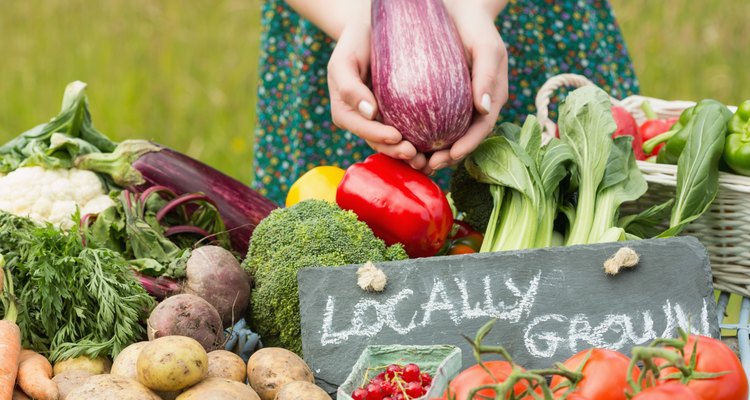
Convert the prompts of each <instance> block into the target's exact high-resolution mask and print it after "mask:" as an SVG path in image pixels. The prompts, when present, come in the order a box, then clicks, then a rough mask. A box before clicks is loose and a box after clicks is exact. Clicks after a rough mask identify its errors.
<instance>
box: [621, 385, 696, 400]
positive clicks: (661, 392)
mask: <svg viewBox="0 0 750 400" xmlns="http://www.w3.org/2000/svg"><path fill="white" fill-rule="evenodd" d="M673 399H679V400H701V398H700V397H698V395H697V394H695V392H694V391H693V390H692V389H690V388H689V387H687V386H685V385H682V384H680V383H675V382H672V383H665V384H663V385H660V386H655V387H652V388H648V389H646V390H644V391H642V392H640V393H638V394H637V395H635V396H634V397H633V399H632V400H673Z"/></svg>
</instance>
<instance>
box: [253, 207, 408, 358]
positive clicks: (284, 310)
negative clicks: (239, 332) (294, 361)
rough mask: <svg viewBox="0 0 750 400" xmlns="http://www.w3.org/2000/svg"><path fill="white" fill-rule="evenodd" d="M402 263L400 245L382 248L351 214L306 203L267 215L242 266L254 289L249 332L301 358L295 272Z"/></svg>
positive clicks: (373, 236) (383, 246) (367, 228)
mask: <svg viewBox="0 0 750 400" xmlns="http://www.w3.org/2000/svg"><path fill="white" fill-rule="evenodd" d="M406 258H408V257H407V255H406V252H405V251H404V249H403V247H402V246H401V245H400V244H397V245H394V246H390V247H388V246H386V245H385V243H384V242H383V241H382V240H380V239H378V238H377V237H376V236H375V235H374V234H373V233H372V230H370V228H369V227H368V226H367V224H365V223H364V222H361V221H359V220H358V219H357V215H356V214H354V213H353V212H351V211H344V210H342V209H341V208H339V207H338V206H336V205H335V204H333V203H330V202H327V201H321V200H306V201H302V202H300V203H297V204H295V205H294V206H292V207H289V208H280V209H277V210H274V211H273V212H271V214H270V215H268V217H266V218H265V219H263V220H262V221H261V222H260V223H259V224H258V226H257V227H256V228H255V230H254V231H253V235H252V238H251V240H250V248H249V250H248V254H247V258H246V259H245V261H244V266H245V268H247V269H248V271H249V272H250V273H251V274H252V276H253V278H254V282H255V287H254V289H253V293H252V296H251V311H252V323H253V328H254V329H255V330H256V331H257V333H258V334H260V335H261V337H262V338H263V341H264V344H265V345H267V346H268V345H270V346H278V347H284V348H287V349H289V350H291V351H294V352H295V353H297V354H301V353H302V340H301V325H300V315H299V297H298V288H297V271H299V270H300V269H302V268H306V267H315V266H319V267H336V266H341V265H346V264H363V263H366V262H367V261H373V262H379V261H395V260H404V259H406Z"/></svg>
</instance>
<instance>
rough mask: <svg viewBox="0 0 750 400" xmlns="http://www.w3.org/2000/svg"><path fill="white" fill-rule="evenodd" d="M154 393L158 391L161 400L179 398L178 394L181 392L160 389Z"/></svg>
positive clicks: (175, 399)
mask: <svg viewBox="0 0 750 400" xmlns="http://www.w3.org/2000/svg"><path fill="white" fill-rule="evenodd" d="M154 393H156V395H157V396H159V398H160V399H161V400H177V396H179V395H180V392H160V391H158V390H154Z"/></svg>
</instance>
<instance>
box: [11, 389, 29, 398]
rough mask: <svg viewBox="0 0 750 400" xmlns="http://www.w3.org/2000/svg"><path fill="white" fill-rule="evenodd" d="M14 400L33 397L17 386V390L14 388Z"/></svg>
mask: <svg viewBox="0 0 750 400" xmlns="http://www.w3.org/2000/svg"><path fill="white" fill-rule="evenodd" d="M12 400H31V397H29V396H28V395H27V394H26V393H24V392H23V390H21V389H20V388H19V387H18V386H16V388H15V390H13V399H12Z"/></svg>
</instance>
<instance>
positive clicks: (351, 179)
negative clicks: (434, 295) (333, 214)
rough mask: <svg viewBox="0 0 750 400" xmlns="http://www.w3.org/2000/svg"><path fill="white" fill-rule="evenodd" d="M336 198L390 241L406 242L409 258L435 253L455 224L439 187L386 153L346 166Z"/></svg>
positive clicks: (384, 238)
mask: <svg viewBox="0 0 750 400" xmlns="http://www.w3.org/2000/svg"><path fill="white" fill-rule="evenodd" d="M336 203H337V204H338V205H339V207H341V208H342V209H345V210H351V211H353V212H354V213H355V214H357V216H358V217H359V219H360V220H361V221H364V222H365V223H367V225H368V226H369V227H370V229H372V231H373V232H374V233H375V236H377V237H379V238H381V239H383V241H385V243H386V244H388V245H392V244H395V243H401V244H402V245H404V249H405V250H406V253H407V254H408V255H409V257H411V258H417V257H430V256H434V255H435V254H437V253H438V251H440V249H441V248H442V247H443V245H444V244H445V241H446V239H447V238H448V235H449V234H450V231H451V228H452V227H453V213H452V212H451V208H450V205H449V204H448V200H447V199H446V197H445V195H444V194H443V192H442V191H441V190H440V187H439V186H438V185H437V184H436V183H435V182H433V181H432V180H431V179H430V178H429V177H428V176H427V175H425V174H423V173H422V172H420V171H417V170H415V169H413V168H411V167H410V166H409V165H407V164H406V163H404V162H403V161H400V160H396V159H393V158H390V157H388V156H386V155H384V154H374V155H372V156H370V157H368V158H367V159H366V160H364V161H362V162H359V163H356V164H353V165H352V166H350V167H349V168H347V170H346V173H345V174H344V179H342V180H341V183H340V184H339V186H338V189H337V191H336Z"/></svg>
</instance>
